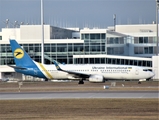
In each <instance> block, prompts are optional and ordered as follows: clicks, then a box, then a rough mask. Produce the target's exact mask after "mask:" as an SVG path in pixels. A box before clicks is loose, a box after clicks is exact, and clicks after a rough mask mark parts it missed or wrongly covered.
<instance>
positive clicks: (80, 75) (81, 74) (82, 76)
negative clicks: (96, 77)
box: [53, 60, 90, 78]
mask: <svg viewBox="0 0 159 120" xmlns="http://www.w3.org/2000/svg"><path fill="white" fill-rule="evenodd" d="M53 62H54V64H55V66H56V69H57V70H58V71H63V72H67V73H69V74H72V75H73V76H76V77H81V78H88V77H89V76H90V74H85V73H80V72H73V71H68V70H63V69H61V68H60V66H59V65H58V63H57V62H56V61H55V60H54V61H53Z"/></svg>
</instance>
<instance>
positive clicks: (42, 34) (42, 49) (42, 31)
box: [41, 0, 44, 64]
mask: <svg viewBox="0 0 159 120" xmlns="http://www.w3.org/2000/svg"><path fill="white" fill-rule="evenodd" d="M43 19H44V17H43V0H41V27H42V28H41V39H42V41H41V62H42V64H44V22H43V21H44V20H43Z"/></svg>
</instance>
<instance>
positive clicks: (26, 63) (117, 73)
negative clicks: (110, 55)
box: [10, 40, 154, 84]
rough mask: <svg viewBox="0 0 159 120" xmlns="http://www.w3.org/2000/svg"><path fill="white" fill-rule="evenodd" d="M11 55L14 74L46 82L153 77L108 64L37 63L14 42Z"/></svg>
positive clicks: (134, 68) (141, 70)
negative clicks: (41, 79)
mask: <svg viewBox="0 0 159 120" xmlns="http://www.w3.org/2000/svg"><path fill="white" fill-rule="evenodd" d="M10 45H11V49H12V53H13V56H14V61H15V64H16V66H10V67H12V68H14V70H15V71H16V72H19V73H22V74H24V75H30V76H34V77H39V78H44V79H46V80H53V79H56V80H58V79H60V80H61V79H62V80H66V79H67V80H68V79H71V80H79V84H84V82H83V80H89V81H90V82H104V81H105V80H112V79H115V80H149V79H151V78H152V77H153V76H154V73H153V72H152V71H149V70H148V69H145V68H143V67H138V66H129V65H109V64H85V65H67V64H66V65H62V64H60V65H59V64H58V63H57V62H56V61H55V60H54V64H55V65H46V64H42V63H38V62H36V61H34V60H32V59H31V58H30V56H29V55H28V54H27V53H26V52H25V50H24V49H23V48H22V47H21V46H20V45H19V44H18V43H17V42H16V41H15V40H10Z"/></svg>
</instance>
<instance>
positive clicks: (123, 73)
mask: <svg viewBox="0 0 159 120" xmlns="http://www.w3.org/2000/svg"><path fill="white" fill-rule="evenodd" d="M36 65H37V66H38V68H39V69H40V70H41V71H42V73H43V74H44V75H45V76H46V77H47V78H48V79H78V78H77V77H76V76H75V75H74V74H69V73H67V72H63V71H58V70H57V69H56V67H55V66H54V65H43V66H44V67H40V66H39V65H38V64H37V63H36ZM59 66H60V67H61V69H63V70H66V71H73V72H76V73H82V74H89V75H90V74H91V75H102V76H103V77H104V79H116V80H118V79H123V80H139V79H149V78H151V77H153V76H154V73H153V72H151V71H144V69H145V68H143V67H138V66H126V65H108V64H85V65H59ZM44 68H45V69H44Z"/></svg>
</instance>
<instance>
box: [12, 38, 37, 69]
mask: <svg viewBox="0 0 159 120" xmlns="http://www.w3.org/2000/svg"><path fill="white" fill-rule="evenodd" d="M10 45H11V49H12V54H13V57H14V61H15V64H16V66H18V67H24V68H25V67H27V66H35V63H34V62H33V60H32V59H31V58H30V56H29V55H28V54H27V53H26V52H25V50H24V49H23V48H22V47H21V46H20V45H19V44H18V43H17V42H16V41H15V40H10Z"/></svg>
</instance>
